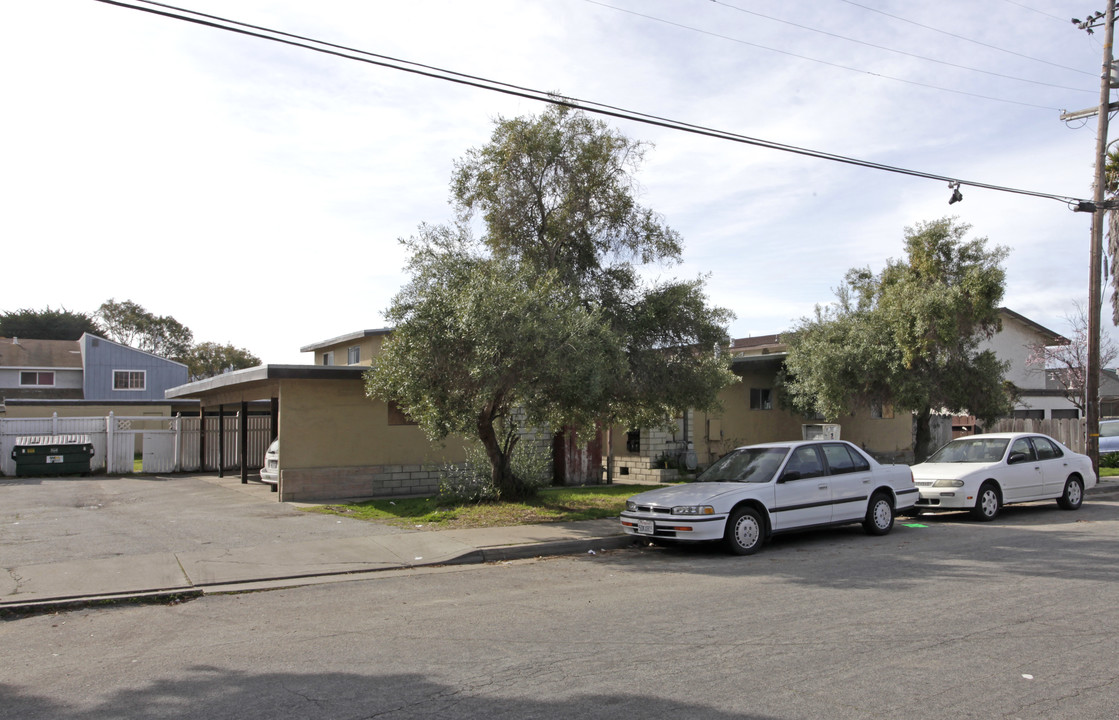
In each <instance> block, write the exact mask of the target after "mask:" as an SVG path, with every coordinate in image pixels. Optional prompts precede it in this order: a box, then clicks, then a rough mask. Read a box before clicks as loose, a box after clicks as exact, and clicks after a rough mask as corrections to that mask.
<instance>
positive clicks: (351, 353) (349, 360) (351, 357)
mask: <svg viewBox="0 0 1119 720" xmlns="http://www.w3.org/2000/svg"><path fill="white" fill-rule="evenodd" d="M360 362H361V345H351V346H350V347H348V348H346V364H347V365H357V364H358V363H360Z"/></svg>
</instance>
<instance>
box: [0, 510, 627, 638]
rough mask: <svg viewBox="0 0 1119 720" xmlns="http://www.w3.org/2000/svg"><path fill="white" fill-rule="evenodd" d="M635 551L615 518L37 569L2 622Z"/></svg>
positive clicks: (19, 583) (16, 579)
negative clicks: (412, 571) (394, 574)
mask: <svg viewBox="0 0 1119 720" xmlns="http://www.w3.org/2000/svg"><path fill="white" fill-rule="evenodd" d="M631 543H632V538H629V537H627V536H625V535H624V534H622V531H621V527H620V526H619V524H618V521H617V519H614V518H610V519H604V520H587V521H582V522H571V523H546V524H540V525H520V526H515V527H502V528H478V529H472V530H438V531H429V532H413V533H407V534H398V535H382V536H375V537H352V538H340V539H335V540H318V541H308V542H299V543H291V544H287V545H282V546H279V547H277V546H275V545H272V546H268V547H258V548H215V549H212V550H201V551H192V552H176V553H155V554H150V555H131V556H122V557H114V558H107V559H98V560H75V561H72V562H55V563H49V564H44V565H29V566H24V567H16V568H12V569H11V571H10V573H9V574H8V577H6V578H2V579H0V617H4V616H6V615H12V614H23V613H30V612H45V611H51V610H58V609H68V608H75V607H82V606H88V605H95V604H101V603H109V602H119V601H124V600H130V601H147V602H160V601H167V600H170V599H174V598H185V597H197V596H201V595H206V594H213V593H230V592H246V591H250V590H266V589H273V588H280V587H291V586H296V585H305V584H313V583H320V582H328V581H339V580H356V579H361V578H363V577H368V573H372V572H376V571H383V570H399V569H407V568H417V567H423V566H430V565H460V564H466V563H487V562H496V561H501V560H513V559H520V558H531V557H537V556H544V555H566V554H576V553H588V552H592V551H593V552H598V551H599V550H603V549H609V548H619V547H624V546H626V545H629V544H631Z"/></svg>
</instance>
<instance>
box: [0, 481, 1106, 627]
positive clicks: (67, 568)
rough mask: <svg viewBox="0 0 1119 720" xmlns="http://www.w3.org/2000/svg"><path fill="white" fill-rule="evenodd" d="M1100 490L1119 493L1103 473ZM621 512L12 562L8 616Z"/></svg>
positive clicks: (500, 552) (512, 538) (444, 557)
mask: <svg viewBox="0 0 1119 720" xmlns="http://www.w3.org/2000/svg"><path fill="white" fill-rule="evenodd" d="M1087 495H1088V501H1089V502H1090V501H1091V499H1092V498H1093V497H1100V498H1101V499H1103V498H1104V497H1115V496H1116V495H1119V479H1117V478H1104V479H1103V480H1102V481H1101V482H1100V483H1099V484H1098V485H1097V486H1096V487H1094V488H1092V489H1091V490H1089V491H1088V493H1087ZM632 542H633V540H632V538H631V537H629V536H626V535H624V534H623V533H622V531H621V527H620V526H619V524H618V521H617V520H616V519H614V518H609V519H604V520H587V521H582V522H570V523H544V524H539V525H520V526H514V527H498V528H478V529H471V530H436V531H421V532H407V533H399V534H386V535H370V536H357V537H344V538H335V539H323V540H305V541H300V542H290V543H282V544H272V545H268V546H259V547H214V548H207V549H205V550H193V551H186V552H161V553H152V554H146V555H145V554H131V555H122V556H119V557H112V558H99V559H85V560H73V561H63V562H51V563H45V564H39V565H25V566H21V567H13V568H9V572H8V574H7V577H0V618H2V617H5V616H11V615H19V614H25V613H36V612H48V611H53V610H63V609H71V608H77V607H84V606H89V605H96V604H101V603H112V602H121V601H134V602H167V601H170V600H173V599H175V598H186V597H199V596H202V595H206V594H214V593H232V592H246V591H251V590H266V589H275V588H281V587H292V586H298V585H309V584H316V583H322V582H337V581H342V580H357V579H363V578H368V577H369V576H370V575H369V574H370V573H374V572H378V571H385V570H404V569H410V568H417V567H424V566H433V565H459V564H467V563H487V562H496V561H501V560H513V559H521V558H531V557H539V556H547V555H565V554H586V553H588V552H598V551H600V550H605V549H612V548H620V547H626V546H628V545H630V544H632Z"/></svg>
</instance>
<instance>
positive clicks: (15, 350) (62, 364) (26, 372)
mask: <svg viewBox="0 0 1119 720" xmlns="http://www.w3.org/2000/svg"><path fill="white" fill-rule="evenodd" d="M9 399H12V400H81V399H82V351H81V347H80V346H79V344H78V343H77V342H75V341H73V340H29V339H27V338H14V337H13V338H6V337H0V409H2V408H3V407H4V403H5V401H7V400H9Z"/></svg>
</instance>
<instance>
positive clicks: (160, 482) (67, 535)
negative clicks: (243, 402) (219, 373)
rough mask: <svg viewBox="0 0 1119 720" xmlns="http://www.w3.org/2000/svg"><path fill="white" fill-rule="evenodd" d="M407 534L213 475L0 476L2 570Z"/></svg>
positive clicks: (250, 484)
mask: <svg viewBox="0 0 1119 720" xmlns="http://www.w3.org/2000/svg"><path fill="white" fill-rule="evenodd" d="M404 532H411V531H410V530H406V529H400V528H393V527H389V526H387V525H381V524H378V523H371V522H364V521H359V520H349V519H346V518H339V517H334V516H330V515H320V514H318V513H308V512H303V511H301V510H299V509H298V508H297V507H295V506H293V505H291V504H289V503H280V502H277V500H276V495H275V493H272V492H270V491H269V488H268V487H267V486H266V485H262V484H260V483H249V484H248V485H242V484H241V481H240V479H239V477H236V476H227V477H225V478H218V477H217V476H216V475H180V476H166V477H156V476H129V475H125V476H93V477H80V478H79V477H73V478H72V477H65V478H13V477H3V478H0V566H2V567H13V566H22V565H38V564H44V563H54V562H64V561H72V560H87V559H88V560H95V559H103V558H112V557H119V556H122V555H125V556H127V555H143V554H150V553H160V552H185V551H191V550H198V549H206V548H211V547H263V546H267V545H270V544H278V543H281V542H282V543H293V542H302V541H313V540H327V539H336V538H350V537H369V536H372V535H388V534H396V533H404Z"/></svg>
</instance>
